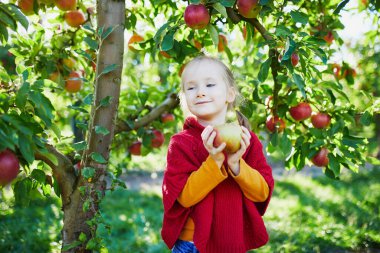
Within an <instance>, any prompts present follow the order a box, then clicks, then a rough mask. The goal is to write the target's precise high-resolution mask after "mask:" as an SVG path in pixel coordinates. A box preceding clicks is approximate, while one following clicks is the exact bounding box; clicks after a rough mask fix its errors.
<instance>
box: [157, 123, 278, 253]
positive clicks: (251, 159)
mask: <svg viewBox="0 0 380 253" xmlns="http://www.w3.org/2000/svg"><path fill="white" fill-rule="evenodd" d="M203 129H204V127H203V126H201V125H200V124H199V123H198V122H197V120H196V119H195V118H193V117H189V118H187V119H186V121H185V124H184V130H183V131H182V132H180V133H178V134H176V135H174V136H173V137H172V138H171V140H170V144H169V149H168V155H167V167H166V170H165V173H164V178H163V183H162V193H163V204H164V218H163V225H162V230H161V235H162V238H163V240H164V241H165V243H166V244H167V246H168V247H169V248H172V247H173V246H174V244H175V242H176V240H177V239H178V236H179V234H180V233H181V231H182V228H183V226H184V224H185V222H186V221H187V219H188V217H189V216H190V217H191V218H192V219H193V221H194V225H195V230H194V236H193V240H194V244H195V246H196V247H197V249H198V250H199V251H200V252H201V253H220V252H223V253H243V252H246V251H247V250H249V249H254V248H258V247H260V246H262V245H264V244H266V243H267V241H268V234H267V231H266V229H265V225H264V222H263V219H262V218H261V216H262V215H264V213H265V210H266V208H267V206H268V204H269V200H270V198H271V195H272V191H273V187H274V181H273V177H272V170H271V168H270V166H269V165H268V164H267V162H266V159H265V157H264V154H263V152H262V145H261V143H260V141H259V139H258V138H257V136H256V135H255V134H254V133H252V132H251V136H252V138H251V144H250V146H249V147H248V149H247V151H246V152H245V154H244V155H243V159H244V160H245V161H246V163H247V164H249V165H250V166H251V167H252V168H254V169H256V170H258V171H259V172H260V174H261V175H262V176H263V177H264V179H265V180H266V182H267V183H268V186H269V189H270V192H269V197H268V199H267V200H266V201H265V202H261V203H254V202H252V201H250V200H248V199H247V198H246V197H245V196H244V194H243V192H242V191H241V189H240V188H239V185H238V184H237V183H236V182H235V181H234V179H233V178H232V177H231V176H229V177H228V178H227V179H225V180H224V181H223V182H221V183H220V184H219V185H218V186H216V187H215V188H214V189H213V190H212V191H211V192H210V193H209V194H208V195H207V196H206V197H205V198H204V199H203V200H201V201H200V202H199V203H198V204H196V205H194V206H192V207H190V208H184V207H183V206H181V205H180V204H179V203H178V201H177V198H178V196H179V194H180V193H181V191H182V189H183V187H184V186H185V184H186V181H187V178H188V177H189V175H190V174H191V173H192V172H193V171H195V170H197V169H198V168H199V167H200V166H201V164H202V162H204V161H205V160H206V158H207V157H208V155H209V154H208V152H207V150H206V149H205V148H204V146H203V143H202V139H201V133H202V131H203ZM226 165H227V163H226V161H225V166H226ZM226 167H227V166H226Z"/></svg>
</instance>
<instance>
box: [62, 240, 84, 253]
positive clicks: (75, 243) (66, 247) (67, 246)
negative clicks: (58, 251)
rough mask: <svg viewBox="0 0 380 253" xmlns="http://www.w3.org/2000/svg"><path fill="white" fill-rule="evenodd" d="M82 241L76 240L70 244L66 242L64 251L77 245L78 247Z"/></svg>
mask: <svg viewBox="0 0 380 253" xmlns="http://www.w3.org/2000/svg"><path fill="white" fill-rule="evenodd" d="M81 244H82V243H81V242H80V241H74V242H72V243H70V244H66V245H65V246H63V247H62V251H68V250H70V249H73V248H75V247H78V246H79V245H81Z"/></svg>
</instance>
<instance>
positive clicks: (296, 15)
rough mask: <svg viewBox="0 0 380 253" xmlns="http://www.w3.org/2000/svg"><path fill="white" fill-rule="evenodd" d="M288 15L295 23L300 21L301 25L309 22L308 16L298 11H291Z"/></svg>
mask: <svg viewBox="0 0 380 253" xmlns="http://www.w3.org/2000/svg"><path fill="white" fill-rule="evenodd" d="M290 16H291V17H292V19H293V20H294V22H296V23H301V24H303V25H306V24H307V23H308V22H309V16H308V15H307V14H305V13H303V12H300V11H291V12H290Z"/></svg>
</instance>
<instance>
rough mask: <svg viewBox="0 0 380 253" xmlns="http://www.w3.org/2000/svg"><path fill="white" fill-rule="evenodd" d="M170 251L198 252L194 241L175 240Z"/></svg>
mask: <svg viewBox="0 0 380 253" xmlns="http://www.w3.org/2000/svg"><path fill="white" fill-rule="evenodd" d="M172 253H199V251H198V250H197V248H196V247H195V245H194V243H192V242H187V241H182V240H177V242H176V243H175V244H174V247H173V249H172Z"/></svg>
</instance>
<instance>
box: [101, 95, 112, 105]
mask: <svg viewBox="0 0 380 253" xmlns="http://www.w3.org/2000/svg"><path fill="white" fill-rule="evenodd" d="M112 99H113V97H112V96H106V97H105V98H103V99H102V100H100V103H99V105H100V106H102V107H106V106H109V105H110V104H111V101H112Z"/></svg>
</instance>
